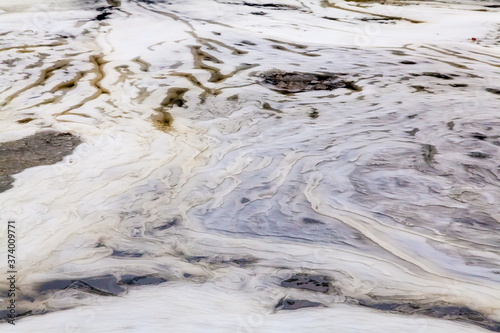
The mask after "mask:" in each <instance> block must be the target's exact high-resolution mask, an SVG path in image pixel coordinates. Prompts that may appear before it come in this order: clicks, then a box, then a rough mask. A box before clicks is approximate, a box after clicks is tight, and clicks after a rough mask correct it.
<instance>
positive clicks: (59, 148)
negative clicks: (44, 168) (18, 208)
mask: <svg viewBox="0 0 500 333" xmlns="http://www.w3.org/2000/svg"><path fill="white" fill-rule="evenodd" d="M80 143H81V141H80V138H78V137H77V136H75V135H73V134H71V133H58V132H54V131H45V132H38V133H36V134H34V135H32V136H28V137H25V138H22V139H20V140H16V141H9V142H2V143H0V192H4V191H6V190H8V189H10V188H12V183H13V182H14V179H13V178H12V177H11V176H12V175H15V174H17V173H19V172H21V171H23V170H24V169H28V168H32V167H35V166H39V165H50V164H55V163H57V162H60V161H61V160H62V159H63V157H64V156H66V155H69V154H71V153H72V152H73V150H74V149H75V147H76V146H78V145H79V144H80Z"/></svg>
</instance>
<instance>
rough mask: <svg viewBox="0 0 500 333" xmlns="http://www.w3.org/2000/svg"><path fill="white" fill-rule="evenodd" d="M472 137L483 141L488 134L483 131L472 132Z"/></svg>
mask: <svg viewBox="0 0 500 333" xmlns="http://www.w3.org/2000/svg"><path fill="white" fill-rule="evenodd" d="M472 137H473V138H474V139H478V140H481V141H484V140H486V139H487V138H488V136H486V135H484V134H482V133H472Z"/></svg>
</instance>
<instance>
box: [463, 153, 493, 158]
mask: <svg viewBox="0 0 500 333" xmlns="http://www.w3.org/2000/svg"><path fill="white" fill-rule="evenodd" d="M467 155H469V156H470V157H473V158H481V159H484V158H488V157H490V155H489V154H486V153H482V152H479V151H473V152H471V153H469V154H467Z"/></svg>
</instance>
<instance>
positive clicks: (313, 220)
mask: <svg viewBox="0 0 500 333" xmlns="http://www.w3.org/2000/svg"><path fill="white" fill-rule="evenodd" d="M302 222H304V223H306V224H324V223H323V222H321V221H319V220H316V219H312V218H309V217H304V218H303V219H302Z"/></svg>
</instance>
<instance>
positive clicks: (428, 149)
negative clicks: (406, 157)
mask: <svg viewBox="0 0 500 333" xmlns="http://www.w3.org/2000/svg"><path fill="white" fill-rule="evenodd" d="M422 149H423V151H424V153H423V155H424V161H425V163H427V164H429V165H430V166H432V164H433V163H434V156H435V155H436V154H437V152H438V151H437V149H436V147H435V146H433V145H428V144H423V145H422Z"/></svg>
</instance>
